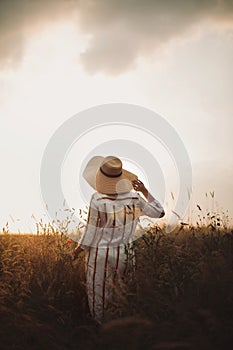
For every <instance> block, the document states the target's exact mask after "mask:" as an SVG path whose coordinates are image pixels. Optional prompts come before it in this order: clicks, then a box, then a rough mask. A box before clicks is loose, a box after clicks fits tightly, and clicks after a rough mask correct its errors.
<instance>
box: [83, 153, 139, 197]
mask: <svg viewBox="0 0 233 350" xmlns="http://www.w3.org/2000/svg"><path fill="white" fill-rule="evenodd" d="M83 177H84V179H85V180H86V181H87V182H88V184H89V185H90V186H91V187H93V188H94V189H95V190H96V191H98V192H100V193H104V194H119V193H126V192H129V191H131V190H132V189H133V186H132V183H131V181H132V180H136V179H137V178H138V177H137V175H135V174H133V173H131V172H130V171H127V170H125V169H123V168H122V162H121V160H120V159H119V158H117V157H114V156H108V157H101V156H95V157H93V158H91V159H90V160H89V162H88V163H87V165H86V168H85V169H84V172H83Z"/></svg>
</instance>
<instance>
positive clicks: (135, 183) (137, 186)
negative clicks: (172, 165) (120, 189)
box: [132, 179, 148, 194]
mask: <svg viewBox="0 0 233 350" xmlns="http://www.w3.org/2000/svg"><path fill="white" fill-rule="evenodd" d="M132 185H133V188H134V190H135V191H138V192H142V193H143V194H144V193H146V192H148V191H147V189H146V187H145V186H144V183H143V182H142V181H140V180H139V179H137V180H133V181H132Z"/></svg>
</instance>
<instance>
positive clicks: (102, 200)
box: [72, 156, 165, 323]
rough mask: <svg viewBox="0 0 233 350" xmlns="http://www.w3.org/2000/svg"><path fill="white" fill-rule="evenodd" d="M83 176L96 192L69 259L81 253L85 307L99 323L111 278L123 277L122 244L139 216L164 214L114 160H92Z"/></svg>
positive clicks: (101, 158)
mask: <svg viewBox="0 0 233 350" xmlns="http://www.w3.org/2000/svg"><path fill="white" fill-rule="evenodd" d="M83 176H84V178H85V180H86V181H87V182H88V183H89V185H90V186H92V187H93V188H94V189H95V190H96V192H95V193H94V194H93V195H92V198H91V202H90V208H89V213H88V219H87V225H86V228H85V230H84V233H83V235H82V237H81V239H80V241H79V243H78V246H77V248H76V249H75V251H74V252H73V254H72V258H73V260H74V259H76V258H77V256H78V255H79V253H80V252H81V251H83V250H84V251H85V264H86V285H87V295H88V303H89V308H90V312H91V314H92V316H93V318H94V319H95V320H96V321H97V322H98V323H102V322H103V320H104V316H105V310H106V307H107V305H108V302H109V300H110V297H111V285H112V283H113V282H114V278H115V277H116V275H118V277H123V275H124V271H125V267H126V255H125V249H124V248H125V244H127V243H129V242H130V240H131V239H132V237H133V235H134V232H135V229H136V226H137V223H138V221H139V217H140V216H141V215H147V216H150V217H152V218H161V217H163V216H164V214H165V213H164V210H163V207H162V206H161V204H160V203H159V202H158V201H157V200H156V199H155V198H154V197H153V196H152V195H151V194H150V193H149V192H148V190H147V189H146V188H145V186H144V184H143V183H142V182H141V181H140V180H139V179H138V178H137V176H136V175H135V174H133V173H131V172H129V171H127V170H125V169H123V168H122V162H121V160H120V159H119V158H117V157H114V156H108V157H105V158H104V157H99V156H95V157H93V158H92V159H91V160H90V161H89V162H88V164H87V166H86V168H85V170H84V172H83ZM132 190H134V191H132ZM135 191H136V192H135ZM138 192H141V193H142V194H143V195H144V197H145V198H146V199H147V200H144V199H143V198H142V197H141V195H140V194H139V193H138Z"/></svg>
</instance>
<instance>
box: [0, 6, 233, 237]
mask: <svg viewBox="0 0 233 350" xmlns="http://www.w3.org/2000/svg"><path fill="white" fill-rule="evenodd" d="M232 62H233V2H232V1H231V0H228V1H223V0H208V1H205V0H202V1H197V0H186V1H185V0H177V1H172V0H167V1H165V0H164V1H156V0H155V1H153V0H150V1H149V0H144V1H139V0H134V1H133V0H125V1H117V0H97V1H94V0H82V1H75V0H64V1H62V0H46V1H45V0H42V1H33V0H32V1H27V0H11V1H7V0H5V1H4V0H3V1H1V2H0V88H1V93H0V128H1V129H0V130H1V137H0V161H1V182H0V198H1V201H0V224H1V227H2V226H3V225H4V224H5V223H6V222H7V221H9V224H10V227H12V229H13V230H17V228H18V227H19V228H20V229H21V230H26V231H29V230H33V229H34V227H33V222H32V220H31V219H30V218H31V215H32V214H34V215H35V216H36V217H38V218H40V217H42V216H43V214H44V208H43V203H42V200H41V196H40V183H39V175H40V164H41V159H42V156H43V152H44V149H45V147H46V144H47V143H48V141H49V139H50V137H51V136H52V134H53V133H54V132H55V130H56V129H57V128H58V127H59V126H60V125H61V124H62V123H63V122H65V121H66V120H67V119H68V118H70V117H71V116H73V115H74V114H76V113H78V112H79V111H82V110H83V109H86V108H89V107H92V106H94V105H99V104H104V103H110V102H126V103H133V104H138V105H141V106H144V107H147V108H150V109H152V110H154V111H156V112H157V113H159V114H160V115H161V116H163V117H164V118H165V119H166V120H167V121H168V122H169V123H170V124H171V125H172V126H173V127H174V128H175V129H176V131H177V132H178V133H179V135H180V137H181V139H182V140H183V142H184V144H185V147H186V148H187V151H188V152H189V155H190V159H191V162H192V168H193V175H194V184H193V188H194V195H193V205H194V206H195V203H199V204H200V205H202V206H206V207H208V206H209V205H210V206H211V205H212V203H211V200H210V201H209V202H208V200H206V196H205V193H206V192H207V193H209V192H210V191H213V190H214V191H215V198H216V201H217V202H218V203H219V206H220V207H222V208H224V210H227V209H228V210H229V212H230V216H232V215H233V203H232V198H233V186H232V178H233V160H232V149H233V138H232V129H233V104H232V91H233V70H232ZM92 140H93V139H92ZM90 142H91V139H90ZM95 146H96V145H93V148H94V147H95ZM64 186H66V185H65V184H64ZM171 190H172V188H171ZM67 191H69V189H68V187H67ZM174 191H175V190H174ZM168 192H170V188H169V190H168ZM67 195H68V196H69V194H67ZM77 196H78V193H77ZM75 204H76V203H74V205H75ZM77 205H78V204H77ZM11 217H12V218H11ZM17 219H18V220H20V221H17ZM13 221H14V222H13Z"/></svg>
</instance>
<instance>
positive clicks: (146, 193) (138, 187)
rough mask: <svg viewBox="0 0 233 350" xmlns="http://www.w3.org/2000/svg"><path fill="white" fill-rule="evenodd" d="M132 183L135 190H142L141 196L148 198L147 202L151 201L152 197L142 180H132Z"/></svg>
mask: <svg viewBox="0 0 233 350" xmlns="http://www.w3.org/2000/svg"><path fill="white" fill-rule="evenodd" d="M132 185H133V188H134V190H135V191H138V192H142V194H143V196H144V197H145V198H146V199H147V200H148V202H152V201H153V200H154V197H153V196H152V194H151V193H150V192H149V191H148V190H147V188H146V187H145V186H144V183H143V182H142V181H140V180H139V179H137V180H133V181H132Z"/></svg>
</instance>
